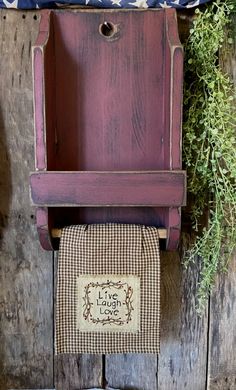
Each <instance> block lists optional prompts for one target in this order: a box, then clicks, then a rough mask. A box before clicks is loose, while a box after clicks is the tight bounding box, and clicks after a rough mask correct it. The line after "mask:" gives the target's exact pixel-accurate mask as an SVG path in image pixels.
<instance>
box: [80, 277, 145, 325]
mask: <svg viewBox="0 0 236 390" xmlns="http://www.w3.org/2000/svg"><path fill="white" fill-rule="evenodd" d="M139 317H140V277H139V276H136V275H81V276H79V277H77V329H78V330H79V331H83V332H93V331H94V332H97V331H99V332H137V331H139V322H140V321H139Z"/></svg>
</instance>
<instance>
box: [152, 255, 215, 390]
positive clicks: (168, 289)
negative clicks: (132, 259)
mask: <svg viewBox="0 0 236 390" xmlns="http://www.w3.org/2000/svg"><path fill="white" fill-rule="evenodd" d="M196 263H197V259H196ZM161 265H162V271H161V275H162V285H161V286H162V290H161V313H162V323H161V350H160V356H159V365H158V390H159V389H160V390H179V389H181V390H182V389H183V390H184V389H188V390H203V389H205V388H206V374H207V372H206V369H207V331H208V314H207V308H206V313H204V314H203V316H202V318H200V317H199V316H198V315H197V313H196V307H195V305H196V285H197V278H198V272H199V267H198V266H192V267H190V268H189V269H188V270H187V271H185V270H184V269H183V267H182V266H181V258H180V257H179V255H178V253H172V254H170V253H166V252H163V253H162V254H161Z"/></svg>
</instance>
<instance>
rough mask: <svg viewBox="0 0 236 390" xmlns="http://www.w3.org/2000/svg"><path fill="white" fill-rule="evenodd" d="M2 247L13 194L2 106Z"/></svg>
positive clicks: (0, 231)
mask: <svg viewBox="0 0 236 390" xmlns="http://www.w3.org/2000/svg"><path fill="white" fill-rule="evenodd" d="M0 161H1V163H0V249H1V248H2V242H3V234H4V229H5V228H6V227H7V225H8V216H9V207H10V199H11V195H12V184H11V162H10V158H9V153H8V150H7V141H6V131H5V128H4V122H3V116H2V112H1V107H0Z"/></svg>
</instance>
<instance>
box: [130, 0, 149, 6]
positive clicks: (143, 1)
mask: <svg viewBox="0 0 236 390" xmlns="http://www.w3.org/2000/svg"><path fill="white" fill-rule="evenodd" d="M129 4H130V5H133V6H134V7H138V8H148V4H147V0H136V1H135V2H134V3H129Z"/></svg>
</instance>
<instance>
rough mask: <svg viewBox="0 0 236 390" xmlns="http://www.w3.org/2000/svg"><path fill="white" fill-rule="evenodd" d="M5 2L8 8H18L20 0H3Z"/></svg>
mask: <svg viewBox="0 0 236 390" xmlns="http://www.w3.org/2000/svg"><path fill="white" fill-rule="evenodd" d="M2 1H3V3H4V4H5V6H6V7H7V8H17V7H18V0H14V1H13V2H12V3H11V2H10V1H7V0H2Z"/></svg>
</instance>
